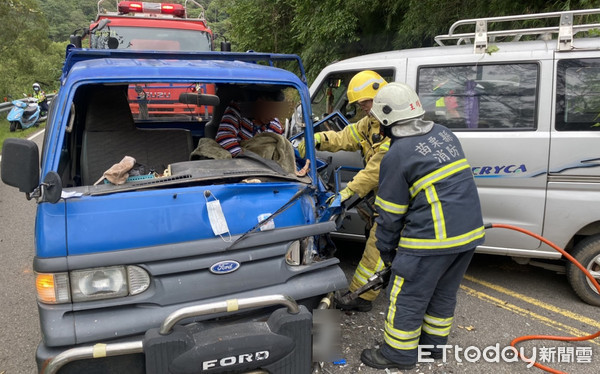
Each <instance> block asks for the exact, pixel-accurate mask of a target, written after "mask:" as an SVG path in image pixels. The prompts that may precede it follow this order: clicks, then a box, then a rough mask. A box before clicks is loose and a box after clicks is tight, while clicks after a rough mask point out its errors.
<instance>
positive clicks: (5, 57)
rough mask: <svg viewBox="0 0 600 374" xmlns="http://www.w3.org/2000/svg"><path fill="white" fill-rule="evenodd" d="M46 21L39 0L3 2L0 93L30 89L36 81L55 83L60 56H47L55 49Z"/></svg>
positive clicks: (13, 92) (5, 94)
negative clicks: (57, 57) (54, 75)
mask: <svg viewBox="0 0 600 374" xmlns="http://www.w3.org/2000/svg"><path fill="white" fill-rule="evenodd" d="M47 25H48V24H47V22H46V19H45V18H44V15H43V14H42V12H41V11H40V8H39V6H38V2H37V1H36V0H8V1H2V2H0V55H2V63H1V64H0V95H2V97H3V98H4V97H7V96H8V95H14V96H15V97H20V96H21V93H31V84H32V83H33V82H34V81H40V82H43V83H47V84H48V86H47V87H50V88H52V89H53V88H54V87H55V82H52V79H53V78H52V77H53V75H52V71H53V70H55V69H56V64H55V63H56V62H57V60H55V59H53V58H48V57H47V56H48V55H52V54H53V53H54V51H53V46H52V43H51V41H50V39H48V34H47V31H46V30H47ZM59 66H60V65H59ZM56 78H58V76H56Z"/></svg>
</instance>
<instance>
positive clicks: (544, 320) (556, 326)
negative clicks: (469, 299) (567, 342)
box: [460, 284, 600, 345]
mask: <svg viewBox="0 0 600 374" xmlns="http://www.w3.org/2000/svg"><path fill="white" fill-rule="evenodd" d="M460 288H461V289H462V290H464V291H465V292H467V294H469V295H470V296H475V297H477V298H478V299H480V300H483V301H486V302H488V303H491V304H494V305H496V306H498V307H500V308H502V309H506V310H508V311H511V312H513V313H515V314H518V315H520V316H524V317H531V318H533V319H535V320H537V321H539V322H541V323H542V324H544V325H546V326H549V327H552V328H554V329H556V330H558V331H562V332H566V333H567V334H571V335H573V336H586V335H591V334H592V333H588V332H584V331H581V330H579V329H576V328H575V327H571V326H568V325H565V324H564V323H560V322H558V321H555V320H553V319H551V318H548V317H545V316H542V315H539V314H537V313H534V312H531V311H529V310H527V309H524V308H521V307H519V306H516V305H514V304H511V303H509V302H506V301H504V300H500V299H498V298H495V297H493V296H490V295H488V294H486V293H483V292H480V291H477V290H474V289H473V288H470V287H467V286H465V285H462V284H461V285H460ZM535 335H538V334H535ZM590 342H591V343H593V344H596V345H600V343H599V342H597V341H596V340H590Z"/></svg>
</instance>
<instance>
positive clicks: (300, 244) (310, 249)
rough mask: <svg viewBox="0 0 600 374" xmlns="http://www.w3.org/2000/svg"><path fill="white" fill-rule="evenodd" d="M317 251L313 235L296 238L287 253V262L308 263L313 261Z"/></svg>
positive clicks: (289, 263) (292, 263)
mask: <svg viewBox="0 0 600 374" xmlns="http://www.w3.org/2000/svg"><path fill="white" fill-rule="evenodd" d="M315 253H316V250H315V240H314V238H313V237H312V236H309V237H306V238H302V239H300V240H294V241H293V242H292V243H291V244H290V246H289V247H288V250H287V252H286V254H285V262H286V263H287V264H288V265H291V266H298V265H308V264H311V263H312V262H313V256H314V254H315Z"/></svg>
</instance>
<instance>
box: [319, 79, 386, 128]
mask: <svg viewBox="0 0 600 374" xmlns="http://www.w3.org/2000/svg"><path fill="white" fill-rule="evenodd" d="M372 70H373V71H375V72H377V73H378V74H379V75H381V77H382V78H383V79H385V80H386V81H388V82H393V81H394V70H392V69H372ZM360 71H361V70H354V71H344V72H335V73H331V74H329V75H328V76H327V77H326V78H325V79H323V83H322V84H321V86H319V88H318V89H317V90H316V91H315V92H314V94H313V96H312V100H311V103H312V109H313V115H314V116H315V117H316V119H317V120H320V119H323V118H324V117H325V116H327V115H328V114H331V113H332V112H334V111H336V110H338V111H340V112H341V113H342V114H343V115H344V116H345V117H346V119H347V120H348V121H349V122H356V121H358V120H359V119H361V118H363V117H364V116H365V115H366V113H364V112H362V110H361V109H360V107H359V106H358V105H348V97H347V95H346V91H348V84H349V83H350V80H351V79H352V77H354V75H355V74H357V73H358V72H360Z"/></svg>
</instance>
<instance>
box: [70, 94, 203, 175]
mask: <svg viewBox="0 0 600 374" xmlns="http://www.w3.org/2000/svg"><path fill="white" fill-rule="evenodd" d="M127 89H128V87H127V86H98V87H97V89H94V90H92V91H91V92H90V95H89V98H88V100H87V102H88V106H87V111H86V114H85V129H84V131H83V138H82V145H81V176H82V183H83V184H84V185H90V184H93V183H94V182H96V181H97V180H98V179H99V178H100V177H101V176H102V174H103V173H104V172H105V171H106V170H107V169H108V168H110V167H111V166H112V165H113V164H116V163H118V162H119V161H121V159H122V158H123V157H124V156H131V157H133V158H135V159H136V161H137V162H138V163H139V164H142V165H144V166H146V167H147V168H150V169H154V170H155V171H156V172H158V173H162V172H163V171H164V169H166V167H167V165H169V164H171V163H174V162H180V161H187V160H188V159H189V155H190V153H191V152H192V151H193V143H192V135H191V133H190V132H189V131H188V130H183V129H148V130H147V129H138V128H136V126H135V122H134V120H133V116H132V114H131V109H130V107H129V103H128V102H127Z"/></svg>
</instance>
